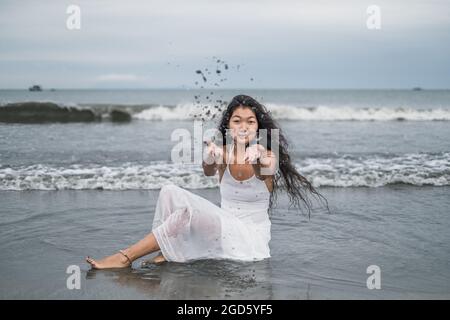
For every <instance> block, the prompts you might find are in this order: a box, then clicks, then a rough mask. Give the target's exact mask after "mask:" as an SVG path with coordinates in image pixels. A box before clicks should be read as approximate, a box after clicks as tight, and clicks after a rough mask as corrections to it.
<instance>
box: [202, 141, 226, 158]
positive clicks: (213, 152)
mask: <svg viewBox="0 0 450 320" xmlns="http://www.w3.org/2000/svg"><path fill="white" fill-rule="evenodd" d="M205 144H206V145H207V146H206V151H205V154H204V157H203V160H204V161H205V162H206V163H207V164H213V163H217V164H220V163H222V160H223V149H222V148H220V147H218V146H217V145H216V144H215V143H214V142H212V140H208V141H205Z"/></svg>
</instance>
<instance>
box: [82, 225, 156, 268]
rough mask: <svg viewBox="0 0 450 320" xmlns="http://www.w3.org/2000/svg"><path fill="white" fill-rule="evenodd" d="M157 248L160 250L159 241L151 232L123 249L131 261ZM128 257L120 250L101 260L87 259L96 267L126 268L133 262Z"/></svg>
mask: <svg viewBox="0 0 450 320" xmlns="http://www.w3.org/2000/svg"><path fill="white" fill-rule="evenodd" d="M157 250H159V245H158V242H157V241H156V238H155V236H154V235H153V233H149V234H148V235H147V236H145V238H143V239H142V240H140V241H138V242H137V243H135V244H133V245H132V246H131V247H129V248H127V249H125V250H123V253H124V254H126V255H127V256H128V258H129V259H130V260H131V261H134V260H136V259H139V258H140V257H142V256H145V255H147V254H150V253H152V252H155V251H157ZM128 258H127V257H126V256H125V255H123V254H122V253H120V252H119V253H116V254H113V255H112V256H109V257H106V258H104V259H101V260H94V259H92V258H90V257H87V258H86V261H87V262H88V263H89V264H90V265H91V266H92V268H94V269H107V268H125V267H128V266H130V264H131V263H130V261H129V260H128ZM158 258H159V257H158ZM159 259H160V258H159Z"/></svg>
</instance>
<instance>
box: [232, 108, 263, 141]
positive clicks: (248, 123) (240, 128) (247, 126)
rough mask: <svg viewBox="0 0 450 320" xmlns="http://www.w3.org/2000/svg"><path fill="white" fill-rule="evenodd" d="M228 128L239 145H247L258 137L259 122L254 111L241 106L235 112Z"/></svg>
mask: <svg viewBox="0 0 450 320" xmlns="http://www.w3.org/2000/svg"><path fill="white" fill-rule="evenodd" d="M228 127H229V128H230V130H231V135H232V136H233V140H234V141H235V142H236V143H237V144H246V143H249V142H250V141H252V140H253V139H254V138H255V137H256V132H257V130H258V121H257V119H256V115H255V113H254V112H253V110H252V109H250V108H248V107H242V106H239V107H237V108H236V109H235V110H234V111H233V113H232V115H231V118H230V122H229V123H228Z"/></svg>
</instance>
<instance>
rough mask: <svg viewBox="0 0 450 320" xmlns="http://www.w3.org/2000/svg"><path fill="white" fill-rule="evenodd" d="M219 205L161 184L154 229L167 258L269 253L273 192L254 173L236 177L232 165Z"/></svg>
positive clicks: (249, 258)
mask: <svg viewBox="0 0 450 320" xmlns="http://www.w3.org/2000/svg"><path fill="white" fill-rule="evenodd" d="M220 194H221V204H220V207H218V206H217V205H215V204H214V203H212V202H210V201H209V200H207V199H205V198H202V197H200V196H198V195H196V194H194V193H192V192H190V191H188V190H186V189H183V188H181V187H178V186H176V185H174V184H169V185H165V186H163V187H162V188H161V191H160V193H159V198H158V201H157V204H156V211H155V216H154V219H153V225H152V232H153V234H154V236H155V238H156V240H157V242H158V244H159V247H160V249H161V253H162V254H163V256H164V258H165V259H166V260H167V261H174V262H187V261H192V260H198V259H232V260H243V261H257V260H262V259H265V258H269V257H270V249H269V241H270V238H271V234H270V228H271V222H270V220H269V215H268V207H269V197H270V192H269V190H268V189H267V186H266V184H265V182H264V181H262V180H260V179H258V178H257V177H256V176H255V175H253V176H252V177H251V178H249V179H247V180H243V181H239V180H236V179H235V178H234V177H233V176H232V175H231V173H230V169H229V166H228V165H227V167H226V170H225V172H224V174H223V177H222V180H221V182H220Z"/></svg>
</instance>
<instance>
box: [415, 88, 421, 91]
mask: <svg viewBox="0 0 450 320" xmlns="http://www.w3.org/2000/svg"><path fill="white" fill-rule="evenodd" d="M421 90H422V88H421V87H415V88H413V91H421Z"/></svg>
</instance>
